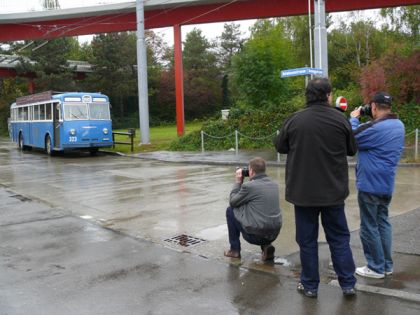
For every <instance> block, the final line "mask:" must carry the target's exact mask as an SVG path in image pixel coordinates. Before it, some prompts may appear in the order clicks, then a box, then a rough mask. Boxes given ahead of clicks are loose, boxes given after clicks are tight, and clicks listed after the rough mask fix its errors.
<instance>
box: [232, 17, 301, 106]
mask: <svg viewBox="0 0 420 315" xmlns="http://www.w3.org/2000/svg"><path fill="white" fill-rule="evenodd" d="M295 66H297V62H296V58H295V56H294V53H293V49H292V44H291V41H290V39H288V38H287V36H286V34H285V30H284V26H283V24H282V23H279V21H278V20H260V21H257V22H256V23H255V24H254V26H253V28H252V32H251V38H250V39H249V40H248V41H247V42H245V44H244V46H243V49H242V50H241V51H240V52H239V53H238V54H237V55H236V56H235V57H234V58H233V63H232V73H233V83H234V88H235V89H234V91H235V94H236V98H237V100H239V101H241V102H243V103H245V104H246V105H247V106H250V107H254V108H261V107H265V108H272V107H278V106H279V105H280V104H281V103H283V102H285V101H288V100H289V99H290V97H291V96H292V94H293V91H291V90H290V89H289V85H290V82H291V81H290V80H284V79H281V78H280V71H281V70H284V69H289V68H291V67H295ZM291 80H293V79H291ZM302 83H303V82H302Z"/></svg>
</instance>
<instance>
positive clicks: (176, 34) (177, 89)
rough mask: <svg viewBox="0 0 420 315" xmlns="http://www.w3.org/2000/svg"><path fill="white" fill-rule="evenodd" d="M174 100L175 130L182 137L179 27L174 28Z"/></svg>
mask: <svg viewBox="0 0 420 315" xmlns="http://www.w3.org/2000/svg"><path fill="white" fill-rule="evenodd" d="M174 62H175V98H176V130H177V134H178V136H182V135H184V125H185V121H184V119H185V118H184V71H183V67H182V40H181V26H180V25H175V26H174Z"/></svg>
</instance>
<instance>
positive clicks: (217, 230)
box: [196, 224, 228, 241]
mask: <svg viewBox="0 0 420 315" xmlns="http://www.w3.org/2000/svg"><path fill="white" fill-rule="evenodd" d="M196 235H197V236H198V237H201V238H204V239H206V240H208V241H214V240H217V239H221V238H223V239H225V238H226V235H228V230H227V225H226V224H221V225H218V226H215V227H211V228H208V229H204V230H202V231H201V232H199V233H197V234H196Z"/></svg>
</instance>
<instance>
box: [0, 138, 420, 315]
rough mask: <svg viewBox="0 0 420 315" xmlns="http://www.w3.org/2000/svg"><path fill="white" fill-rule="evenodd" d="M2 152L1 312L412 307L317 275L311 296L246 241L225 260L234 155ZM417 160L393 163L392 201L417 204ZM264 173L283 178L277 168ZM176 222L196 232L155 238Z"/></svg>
mask: <svg viewBox="0 0 420 315" xmlns="http://www.w3.org/2000/svg"><path fill="white" fill-rule="evenodd" d="M0 160H1V161H2V163H1V165H0V200H1V206H0V211H1V212H0V213H1V215H0V259H1V260H0V314H1V315H3V314H116V313H119V314H331V313H332V314H353V313H354V314H418V313H419V312H420V304H419V303H416V302H410V301H406V300H402V299H397V298H389V297H387V296H382V295H377V294H370V293H363V294H359V295H358V297H357V299H353V300H345V299H343V298H342V296H341V292H340V290H339V289H337V288H335V287H333V286H331V285H327V284H323V285H322V286H321V288H320V297H319V298H318V300H309V299H307V298H304V297H302V296H300V295H299V294H297V293H296V291H295V284H296V280H295V276H296V273H295V270H294V268H293V265H292V266H291V267H285V266H281V265H273V264H263V263H261V262H260V261H259V253H258V251H256V248H255V247H253V246H245V251H244V255H243V256H244V257H243V259H242V262H233V264H231V265H229V264H228V262H230V261H229V260H227V259H225V258H224V257H222V256H221V252H222V249H223V247H224V246H226V245H227V231H226V228H225V222H224V211H223V210H224V208H225V207H226V204H227V194H228V193H229V191H230V188H231V185H232V180H233V175H232V173H233V169H232V166H221V165H195V164H172V163H164V162H157V161H147V160H140V159H134V158H126V157H114V156H107V155H99V156H97V157H90V156H89V155H84V154H71V155H66V156H57V157H53V158H51V157H48V156H46V155H44V154H43V153H42V152H38V151H32V152H19V151H17V150H16V148H15V146H14V144H10V143H9V142H8V141H7V140H3V141H1V142H0ZM419 171H420V170H419V169H410V170H409V171H407V172H406V171H405V170H403V171H402V175H400V174H399V178H398V187H399V188H398V189H399V190H400V191H401V194H403V196H401V197H398V198H397V200H399V199H400V198H401V202H397V203H396V204H397V206H396V207H395V210H394V209H393V210H394V211H395V213H404V212H407V211H408V210H412V209H415V208H417V207H418V205H419V204H420V202H419V199H415V198H420V197H419V196H416V195H418V191H420V189H415V191H414V192H413V191H412V189H409V188H408V187H411V188H412V187H417V188H418V187H419V185H420V184H419V183H420V177H419V173H420V172H419ZM269 175H270V176H271V177H273V178H277V179H278V180H279V182H280V183H282V181H283V179H282V176H283V170H282V169H281V168H270V169H269ZM416 185H417V186H416ZM410 192H411V193H410ZM283 195H284V193H283V194H282V195H281V196H283ZM352 198H353V199H354V196H353V197H352V196H350V198H349V203H348V205H349V207H348V208H349V209H350V210H349V213H350V215H349V217H350V221H351V223H350V226H353V227H354V228H356V227H357V225H358V222H357V214H356V213H354V214H353V212H355V210H351V209H352V203H354V200H352ZM413 198H414V200H412V199H413ZM394 202H395V199H394ZM353 206H354V205H353ZM282 207H283V209H284V211H285V218H287V221H288V222H289V223H288V224H287V227H285V228H284V229H283V230H282V235H281V239H280V240H278V241H277V244H276V247H277V248H278V251H277V254H278V255H281V256H283V257H285V258H286V259H290V260H293V256H294V255H295V254H293V253H294V252H295V250H296V249H295V244H294V241H293V238H294V229H293V218H292V216H291V215H290V214H288V213H289V212H290V213H291V207H290V205H287V204H286V203H283V204H282ZM353 216H354V218H355V219H352V217H353ZM287 221H286V222H287ZM181 233H186V234H188V235H192V236H194V237H197V238H202V239H203V240H205V241H204V242H203V243H201V244H198V245H195V246H193V247H190V248H185V247H182V246H178V245H174V244H172V243H169V242H167V241H165V240H166V239H168V238H170V237H172V236H175V235H179V234H181ZM261 271H264V272H261ZM416 290H417V288H416Z"/></svg>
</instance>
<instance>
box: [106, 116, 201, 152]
mask: <svg viewBox="0 0 420 315" xmlns="http://www.w3.org/2000/svg"><path fill="white" fill-rule="evenodd" d="M201 126H202V122H190V123H185V134H188V133H190V132H192V131H195V130H201ZM114 131H115V132H127V129H119V130H114ZM149 136H150V144H140V141H141V135H140V130H139V129H136V137H135V138H134V152H133V153H136V152H151V151H165V150H168V148H169V145H170V143H171V142H172V141H173V140H175V139H176V138H178V135H177V132H176V125H167V126H158V127H150V135H149ZM115 141H117V142H130V138H129V136H125V135H115ZM108 150H110V151H114V152H121V153H127V154H129V153H131V146H130V145H125V144H116V145H115V148H113V149H112V148H111V149H108Z"/></svg>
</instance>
